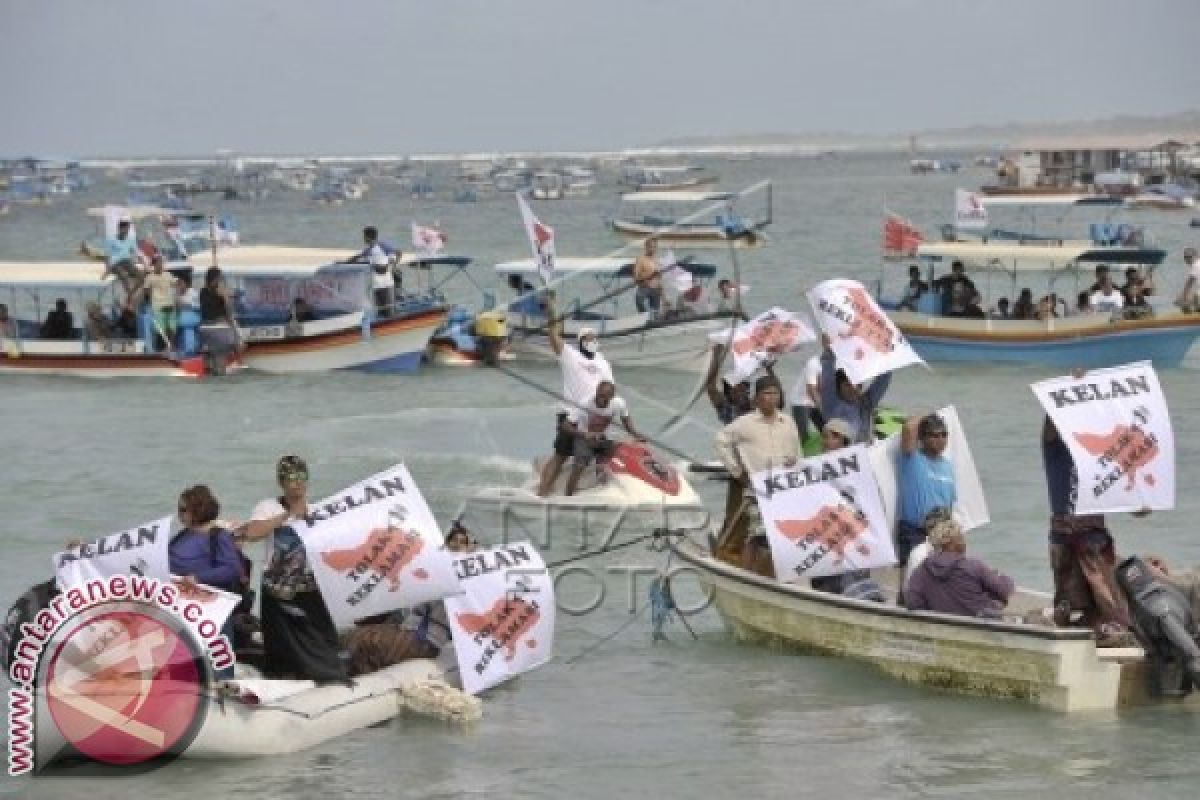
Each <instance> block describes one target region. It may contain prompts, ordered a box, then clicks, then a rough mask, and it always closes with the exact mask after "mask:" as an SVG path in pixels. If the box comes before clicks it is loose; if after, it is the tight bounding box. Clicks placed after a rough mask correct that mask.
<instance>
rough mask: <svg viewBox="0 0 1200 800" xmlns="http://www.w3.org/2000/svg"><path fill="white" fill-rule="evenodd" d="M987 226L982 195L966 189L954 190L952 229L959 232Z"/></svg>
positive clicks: (985, 209)
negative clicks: (956, 229) (954, 228)
mask: <svg viewBox="0 0 1200 800" xmlns="http://www.w3.org/2000/svg"><path fill="white" fill-rule="evenodd" d="M987 224H988V213H987V208H985V207H984V205H983V195H981V194H979V193H978V192H971V191H968V190H966V189H955V190H954V227H956V228H958V229H959V230H980V229H983V228H986V227H987Z"/></svg>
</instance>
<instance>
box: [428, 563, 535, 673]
mask: <svg viewBox="0 0 1200 800" xmlns="http://www.w3.org/2000/svg"><path fill="white" fill-rule="evenodd" d="M454 555H455V558H454V568H455V571H456V573H457V574H458V577H459V580H460V581H462V588H463V594H461V595H456V596H454V597H447V598H446V600H445V603H446V619H447V620H448V621H449V623H450V631H451V633H452V634H453V636H454V652H455V655H456V656H457V658H458V667H459V677H460V678H461V679H462V686H463V689H464V690H465V691H466V692H468V693H470V694H476V693H478V692H481V691H483V690H484V689H487V688H489V687H491V686H495V685H496V684H498V683H503V682H504V681H506V680H508V679H509V678H511V677H513V676H514V675H519V674H521V673H522V672H528V671H529V670H531V669H533V668H535V667H539V666H541V665H542V664H545V663H546V662H547V661H549V660H550V656H551V651H552V650H553V644H554V607H555V605H554V581H553V579H552V578H551V576H550V573H549V571H548V570H547V569H546V565H545V563H544V562H543V561H542V557H541V556H540V555H539V554H538V552H537V550H535V549H534V547H533V545H531V544H530V543H529V542H514V543H512V544H505V545H500V546H498V547H493V548H491V549H488V550H478V551H476V552H474V553H469V554H461V553H456V554H454Z"/></svg>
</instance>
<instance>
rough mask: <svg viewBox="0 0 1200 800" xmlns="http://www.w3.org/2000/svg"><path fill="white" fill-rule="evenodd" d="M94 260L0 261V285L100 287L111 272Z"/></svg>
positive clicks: (109, 280)
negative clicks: (107, 273)
mask: <svg viewBox="0 0 1200 800" xmlns="http://www.w3.org/2000/svg"><path fill="white" fill-rule="evenodd" d="M103 275H104V265H103V264H101V263H100V262H98V261H66V262H57V263H56V262H49V261H42V262H30V263H23V264H22V263H14V262H0V286H6V287H21V288H28V289H104V288H107V287H108V286H109V285H110V284H111V283H112V282H113V280H115V278H114V276H112V275H109V276H108V277H101V276H103Z"/></svg>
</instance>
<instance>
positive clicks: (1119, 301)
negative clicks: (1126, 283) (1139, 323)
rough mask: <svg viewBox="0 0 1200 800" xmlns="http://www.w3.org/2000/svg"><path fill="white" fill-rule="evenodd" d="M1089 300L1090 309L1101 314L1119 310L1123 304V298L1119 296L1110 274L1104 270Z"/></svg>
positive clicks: (1119, 293)
mask: <svg viewBox="0 0 1200 800" xmlns="http://www.w3.org/2000/svg"><path fill="white" fill-rule="evenodd" d="M1089 302H1090V304H1091V306H1092V310H1093V311H1095V312H1097V313H1101V314H1112V313H1114V312H1117V311H1120V310H1121V309H1122V308H1123V307H1124V306H1125V298H1123V297H1122V296H1121V292H1120V291H1118V290H1117V287H1116V286H1114V285H1113V281H1112V276H1110V275H1109V274H1108V273H1107V272H1105V273H1104V274H1103V275H1101V277H1100V283H1099V285H1098V286H1097V287H1096V290H1095V291H1094V292H1092V296H1091V298H1089Z"/></svg>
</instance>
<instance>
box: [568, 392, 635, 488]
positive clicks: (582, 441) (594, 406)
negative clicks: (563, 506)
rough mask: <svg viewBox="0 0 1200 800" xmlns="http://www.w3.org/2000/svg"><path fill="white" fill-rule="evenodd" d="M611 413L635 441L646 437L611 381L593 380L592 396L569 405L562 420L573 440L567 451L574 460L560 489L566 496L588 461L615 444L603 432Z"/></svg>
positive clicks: (593, 459)
mask: <svg viewBox="0 0 1200 800" xmlns="http://www.w3.org/2000/svg"><path fill="white" fill-rule="evenodd" d="M615 417H620V418H621V424H622V425H624V426H625V430H626V431H628V432H629V435H630V436H632V437H633V438H634V439H636V440H637V441H639V442H644V441H646V438H645V437H644V436H642V435H641V434H640V433H638V432H637V430H636V429H635V428H634V427H633V420H632V419H631V418H630V416H629V406H628V405H627V404H626V403H625V400H624V399H623V398H621V397H618V396H617V387H616V386H614V385H613V382H612V381H600V383H598V384H596V394H595V396H594V397H593V398H592V399H591V400H590V401H589V402H587V403H585V404H584V405H582V406H580V407H579V408H575V409H572V410H571V413H570V414H568V415H567V418H566V419H565V420H563V422H562V426H563V432H564V433H566V434H567V435H569V436H570V437H571V438H572V439H573V440H574V446H573V449H572V451H571V455H572V456H573V457H574V462H573V463H572V464H571V472H570V475H568V476H567V488H566V491H565V492H564V493H563V494H565V495H566V496H567V497H570V496H571V495H573V494H575V490H576V489H577V488H578V487H579V479H580V477H582V476H583V471H584V469H586V468H587V466H588V465H589V464H591V463H592V462H593V461H595V460H596V459H597V458H599V457H607V456H609V455H611V454H612V451H613V448H614V447H615V446H616V445H615V444H614V442H613V441H612V440H611V439H609V438H608V437H607V436H605V433H606V432H607V431H608V428H609V426H610V425H612V422H613V419H614V418H615ZM556 477H557V476H556Z"/></svg>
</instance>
